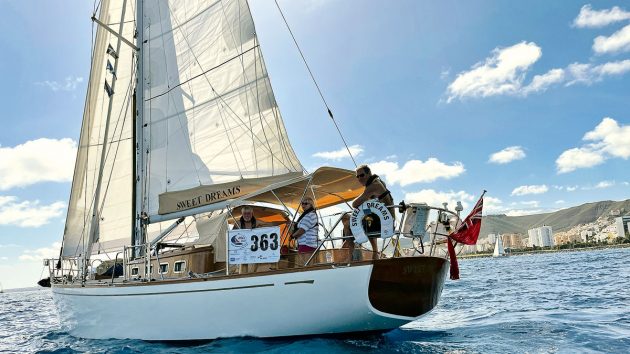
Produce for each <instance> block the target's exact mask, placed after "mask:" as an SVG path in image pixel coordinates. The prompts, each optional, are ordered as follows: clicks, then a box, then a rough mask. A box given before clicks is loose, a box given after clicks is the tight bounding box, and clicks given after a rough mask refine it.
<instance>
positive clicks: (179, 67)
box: [142, 0, 303, 217]
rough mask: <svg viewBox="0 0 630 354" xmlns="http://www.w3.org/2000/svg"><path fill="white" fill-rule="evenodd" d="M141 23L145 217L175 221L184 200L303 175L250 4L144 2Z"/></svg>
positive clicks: (239, 1)
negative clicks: (166, 202) (172, 215)
mask: <svg viewBox="0 0 630 354" xmlns="http://www.w3.org/2000/svg"><path fill="white" fill-rule="evenodd" d="M144 14H145V17H144V23H145V26H144V32H143V34H144V38H145V43H144V44H143V47H142V51H143V53H144V54H143V64H144V71H145V77H144V78H143V80H142V81H143V83H144V85H143V87H144V102H143V104H144V123H145V127H144V132H143V135H144V141H143V142H142V143H143V145H144V151H147V152H148V154H147V157H146V170H147V179H146V182H145V183H146V185H145V190H144V195H145V198H146V199H145V200H144V208H145V210H146V211H147V213H148V215H149V217H150V216H153V215H157V214H168V213H171V212H174V211H177V210H178V209H177V201H178V198H180V197H179V196H178V193H180V192H181V193H182V197H181V198H180V199H181V200H182V201H183V202H185V201H186V200H187V197H188V195H190V193H186V192H187V191H189V190H191V189H195V191H198V190H199V188H201V189H203V187H204V186H208V188H209V189H210V190H212V191H217V190H219V191H222V190H221V188H220V187H221V185H223V184H224V183H226V184H228V185H229V184H230V182H235V181H239V180H242V179H245V180H248V179H253V180H254V182H256V180H257V179H259V178H265V177H271V176H275V177H278V178H279V179H282V178H283V177H282V176H285V175H286V178H287V179H289V178H293V177H295V176H296V174H301V173H302V172H303V168H302V166H301V164H300V162H299V160H298V158H297V157H296V155H295V153H294V151H293V149H292V147H291V145H290V143H289V140H288V137H287V133H286V131H285V128H284V123H283V121H282V117H281V116H280V111H279V110H278V106H277V104H276V100H275V97H274V95H273V91H272V89H271V84H270V81H269V77H268V75H267V70H266V68H265V64H264V61H263V58H262V54H261V51H260V46H259V43H258V39H257V36H256V33H255V30H254V23H253V20H252V17H251V13H250V10H249V6H248V4H247V2H246V1H245V0H224V1H216V0H213V1H197V0H196V1H192V0H188V1H183V0H178V1H174V0H171V1H168V0H160V1H146V2H144ZM254 184H255V183H254ZM226 193H227V192H226ZM228 194H230V195H229V196H228V197H232V196H234V197H237V196H240V195H242V193H241V192H238V191H236V190H235V189H233V188H232V189H230V190H229V193H228ZM226 195H227V194H226ZM160 196H162V198H160ZM164 196H168V198H164ZM161 199H164V200H170V201H173V200H174V201H175V203H171V204H169V205H160V200H161ZM210 199H212V198H210ZM210 199H208V201H207V202H206V201H202V203H206V204H207V203H212V202H213V201H212V200H210Z"/></svg>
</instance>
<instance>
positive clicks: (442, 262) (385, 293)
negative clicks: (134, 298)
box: [368, 257, 449, 319]
mask: <svg viewBox="0 0 630 354" xmlns="http://www.w3.org/2000/svg"><path fill="white" fill-rule="evenodd" d="M448 267H449V261H448V260H446V259H444V258H441V257H403V258H388V259H380V260H376V261H374V263H373V268H372V273H371V275H370V281H369V286H368V299H369V302H370V304H371V305H372V307H373V308H374V309H375V310H376V311H378V312H381V313H382V315H394V316H400V317H406V318H413V319H415V318H418V317H420V316H422V315H424V314H426V313H428V312H429V311H431V310H432V309H433V308H435V306H437V304H438V301H439V299H440V295H441V293H442V289H443V288H444V280H445V279H446V274H447V271H448Z"/></svg>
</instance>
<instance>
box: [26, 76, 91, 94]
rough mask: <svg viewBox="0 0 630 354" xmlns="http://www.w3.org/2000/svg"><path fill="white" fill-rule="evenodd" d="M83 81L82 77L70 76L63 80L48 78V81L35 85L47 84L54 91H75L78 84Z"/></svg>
mask: <svg viewBox="0 0 630 354" xmlns="http://www.w3.org/2000/svg"><path fill="white" fill-rule="evenodd" d="M82 82H83V78H82V77H73V76H68V77H66V78H65V80H64V81H62V82H58V81H48V80H46V81H41V82H36V83H35V85H39V86H46V87H48V88H50V89H51V90H53V91H54V92H57V91H74V90H76V89H77V86H78V85H79V84H80V83H82Z"/></svg>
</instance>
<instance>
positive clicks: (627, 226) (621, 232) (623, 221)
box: [615, 215, 630, 237]
mask: <svg viewBox="0 0 630 354" xmlns="http://www.w3.org/2000/svg"><path fill="white" fill-rule="evenodd" d="M615 225H616V226H617V237H626V234H627V233H630V215H626V216H620V217H618V218H615Z"/></svg>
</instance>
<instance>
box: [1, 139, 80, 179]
mask: <svg viewBox="0 0 630 354" xmlns="http://www.w3.org/2000/svg"><path fill="white" fill-rule="evenodd" d="M76 150H77V144H76V143H75V142H74V141H73V140H72V139H69V138H65V139H60V140H57V139H46V138H42V139H37V140H30V141H27V142H25V143H24V144H21V145H17V146H15V147H0V190H7V189H10V188H13V187H25V186H28V185H31V184H35V183H38V182H68V181H71V180H72V173H73V172H74V160H75V158H76V153H77V151H76Z"/></svg>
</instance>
